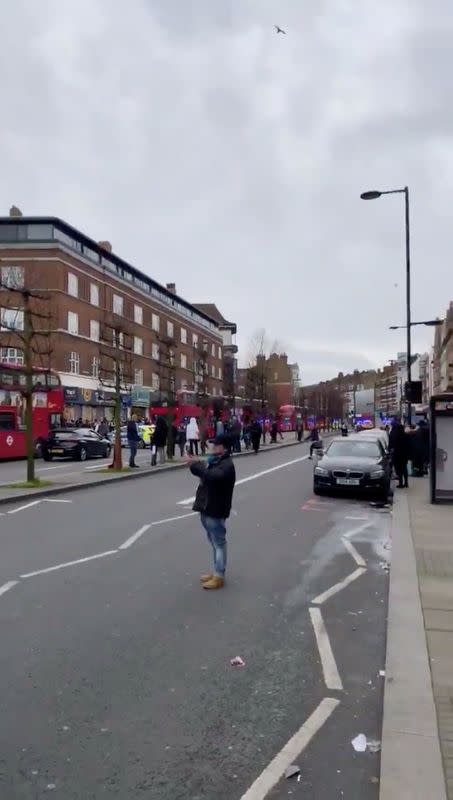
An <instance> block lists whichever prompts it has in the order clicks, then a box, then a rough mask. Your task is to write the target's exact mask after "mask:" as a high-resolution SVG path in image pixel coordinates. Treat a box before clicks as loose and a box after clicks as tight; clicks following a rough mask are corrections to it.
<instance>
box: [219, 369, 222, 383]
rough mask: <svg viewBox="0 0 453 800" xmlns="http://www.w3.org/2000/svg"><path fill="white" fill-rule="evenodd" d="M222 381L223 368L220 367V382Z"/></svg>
mask: <svg viewBox="0 0 453 800" xmlns="http://www.w3.org/2000/svg"><path fill="white" fill-rule="evenodd" d="M221 380H222V367H219V381H221Z"/></svg>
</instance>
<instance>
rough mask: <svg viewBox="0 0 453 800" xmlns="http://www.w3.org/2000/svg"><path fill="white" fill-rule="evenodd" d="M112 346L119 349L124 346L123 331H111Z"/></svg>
mask: <svg viewBox="0 0 453 800" xmlns="http://www.w3.org/2000/svg"><path fill="white" fill-rule="evenodd" d="M113 346H114V347H119V348H120V349H121V350H122V349H123V347H124V333H123V331H113Z"/></svg>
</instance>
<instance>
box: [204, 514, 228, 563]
mask: <svg viewBox="0 0 453 800" xmlns="http://www.w3.org/2000/svg"><path fill="white" fill-rule="evenodd" d="M200 519H201V524H202V525H203V528H204V529H205V531H206V533H207V534H208V539H209V541H210V543H211V546H212V552H213V554H214V575H216V576H217V577H218V578H223V577H224V576H225V570H226V565H227V543H226V528H225V520H224V519H217V518H216V517H208V516H206V514H200Z"/></svg>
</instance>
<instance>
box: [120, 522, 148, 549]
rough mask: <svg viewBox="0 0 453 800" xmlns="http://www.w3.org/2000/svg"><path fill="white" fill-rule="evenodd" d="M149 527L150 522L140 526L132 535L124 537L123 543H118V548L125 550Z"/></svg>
mask: <svg viewBox="0 0 453 800" xmlns="http://www.w3.org/2000/svg"><path fill="white" fill-rule="evenodd" d="M150 527H151V524H149V525H143V526H142V527H141V528H140V530H138V531H136V532H135V533H133V534H132V536H129V539H126V541H125V542H123V544H120V546H119V548H118V549H119V550H127V548H128V547H131V545H133V544H134V542H136V541H137V539H140V536H143V534H144V533H146V531H147V530H149V529H150Z"/></svg>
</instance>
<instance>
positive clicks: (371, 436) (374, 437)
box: [352, 428, 389, 450]
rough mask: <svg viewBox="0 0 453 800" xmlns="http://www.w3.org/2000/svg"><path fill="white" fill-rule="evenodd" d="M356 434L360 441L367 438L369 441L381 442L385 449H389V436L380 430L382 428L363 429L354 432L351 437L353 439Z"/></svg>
mask: <svg viewBox="0 0 453 800" xmlns="http://www.w3.org/2000/svg"><path fill="white" fill-rule="evenodd" d="M356 436H358V437H359V438H360V439H361V440H362V441H363V440H365V439H368V440H369V441H374V442H376V441H379V442H382V444H383V446H384V448H385V450H388V449H389V437H388V433H387V431H384V430H382V428H372V429H371V430H368V431H366V430H363V431H360V432H358V433H354V434H353V435H352V438H353V439H354V438H355V437H356Z"/></svg>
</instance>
